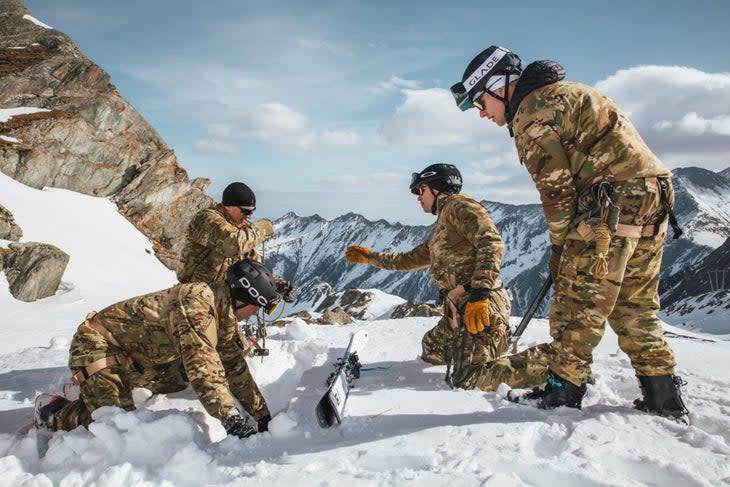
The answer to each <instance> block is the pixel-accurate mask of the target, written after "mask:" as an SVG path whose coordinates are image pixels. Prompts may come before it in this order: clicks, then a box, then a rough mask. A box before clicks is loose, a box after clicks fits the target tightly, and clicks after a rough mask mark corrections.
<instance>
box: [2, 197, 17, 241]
mask: <svg viewBox="0 0 730 487" xmlns="http://www.w3.org/2000/svg"><path fill="white" fill-rule="evenodd" d="M22 236H23V230H21V229H20V227H19V226H18V225H17V223H15V218H14V217H13V214H12V213H10V210H8V209H7V208H5V207H4V206H3V205H0V239H2V240H13V241H15V242H17V241H18V240H20V237H22Z"/></svg>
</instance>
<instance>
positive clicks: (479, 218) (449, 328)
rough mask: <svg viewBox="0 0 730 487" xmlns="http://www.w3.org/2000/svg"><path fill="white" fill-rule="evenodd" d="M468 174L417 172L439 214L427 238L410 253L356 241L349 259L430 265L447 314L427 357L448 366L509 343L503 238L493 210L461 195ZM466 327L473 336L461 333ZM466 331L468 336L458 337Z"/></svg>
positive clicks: (422, 196)
mask: <svg viewBox="0 0 730 487" xmlns="http://www.w3.org/2000/svg"><path fill="white" fill-rule="evenodd" d="M461 181H462V180H461V173H460V172H459V170H458V169H457V168H456V167H455V166H453V165H451V164H432V165H430V166H428V167H427V168H425V169H424V170H423V171H421V172H420V173H413V177H412V180H411V185H410V190H411V193H413V194H414V195H418V202H419V203H420V205H421V208H422V209H423V211H424V212H426V213H431V214H433V215H436V216H437V219H436V224H435V226H434V228H433V230H432V231H431V235H430V236H429V238H428V240H427V241H426V242H424V243H422V244H421V245H419V246H417V247H416V248H414V249H413V250H411V251H409V252H403V253H385V252H375V251H372V250H370V249H368V248H366V247H361V246H357V245H352V246H350V247H348V248H347V252H346V254H345V257H346V259H347V260H348V261H350V262H353V263H358V264H370V265H372V266H375V267H380V268H382V269H388V270H396V271H414V270H418V269H423V268H426V267H428V269H429V274H430V276H431V279H432V280H433V282H434V284H435V285H436V286H437V287H438V288H439V289H440V290H441V292H442V295H443V296H444V297H445V299H444V317H443V318H442V319H441V320H440V321H439V322H438V324H437V325H436V326H435V327H434V328H433V329H431V330H430V331H428V332H427V333H426V334H425V335H424V337H423V341H422V346H423V352H422V355H421V358H422V359H423V360H425V361H426V362H429V363H432V364H437V365H442V364H447V363H451V362H453V364H454V365H455V368H459V367H458V365H459V364H461V365H463V366H466V365H467V364H469V363H484V362H486V361H488V360H493V359H495V358H497V357H499V356H500V355H501V354H502V353H504V352H505V350H506V349H507V334H508V324H509V314H510V303H509V298H508V296H507V292H506V290H505V289H504V287H503V286H502V282H501V281H500V279H499V268H500V265H501V263H502V254H503V252H504V243H502V239H501V238H500V236H499V231H498V230H497V227H496V226H495V225H494V223H493V222H492V219H491V217H490V216H489V213H488V212H487V209H486V208H484V207H483V206H482V205H481V204H479V202H478V201H476V200H474V199H472V198H470V197H469V196H467V195H465V194H461V193H460V191H461V184H462V183H461ZM462 326H465V327H466V330H467V331H468V333H467V334H463V332H461V331H460V328H461V327H462ZM460 336H461V337H463V341H462V339H461V338H459V337H460Z"/></svg>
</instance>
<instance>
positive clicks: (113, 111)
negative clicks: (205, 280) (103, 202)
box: [0, 0, 213, 269]
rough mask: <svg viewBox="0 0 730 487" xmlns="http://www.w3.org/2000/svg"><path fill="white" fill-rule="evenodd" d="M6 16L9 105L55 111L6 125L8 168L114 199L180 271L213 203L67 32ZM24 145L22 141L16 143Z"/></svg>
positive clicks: (2, 44) (19, 10)
mask: <svg viewBox="0 0 730 487" xmlns="http://www.w3.org/2000/svg"><path fill="white" fill-rule="evenodd" d="M29 13H30V12H29V11H28V10H26V9H25V7H23V5H22V4H21V3H20V2H19V1H17V0H3V2H2V11H0V106H2V108H19V107H32V108H41V109H45V110H48V111H43V112H38V113H30V114H25V115H16V116H13V117H12V118H10V119H9V120H8V121H6V122H0V134H2V135H6V136H8V137H9V138H10V140H11V141H8V140H7V139H0V140H2V141H3V145H2V147H0V170H1V171H2V172H4V173H5V174H7V175H9V176H10V177H12V178H14V179H16V180H18V181H20V182H22V183H24V184H27V185H29V186H32V187H34V188H42V187H44V186H50V187H57V188H65V189H69V190H72V191H77V192H80V193H84V194H89V195H93V196H104V197H110V198H111V200H112V201H114V202H115V203H116V205H117V207H118V208H119V211H120V213H122V214H123V215H124V216H125V217H126V218H128V219H129V220H130V221H131V222H132V223H133V224H134V225H135V226H136V227H137V228H138V229H139V230H140V231H141V232H142V233H144V234H145V235H146V236H147V237H149V238H150V239H151V240H152V241H153V247H154V249H155V251H156V253H157V256H158V257H159V258H160V260H161V261H162V262H163V263H165V264H166V265H167V266H168V267H170V268H172V269H176V268H177V266H178V265H179V261H178V255H179V252H180V251H181V249H182V246H183V244H184V234H185V230H186V228H187V225H188V222H189V221H190V218H191V217H192V215H193V214H194V213H195V212H197V211H198V210H199V209H201V208H204V207H207V206H209V205H211V204H212V203H213V200H212V199H211V198H210V197H208V196H206V195H205V194H204V193H203V191H204V190H205V188H206V187H207V186H208V184H209V183H210V181H208V180H207V179H200V178H199V179H194V180H190V179H188V176H187V173H186V172H185V170H184V169H183V168H182V167H181V166H180V165H179V164H178V162H177V159H176V157H175V154H174V152H173V151H172V150H171V149H170V148H169V147H167V145H166V144H165V143H164V141H163V140H162V139H161V138H160V136H159V134H158V133H157V131H155V129H154V128H152V127H151V126H150V125H149V124H148V123H147V122H146V121H145V119H144V118H143V117H142V116H141V115H140V114H139V113H138V112H137V111H136V110H135V109H134V108H133V107H132V106H131V105H130V104H129V103H128V102H127V101H126V100H125V99H124V97H123V96H122V95H121V94H120V93H119V92H118V91H117V89H116V87H114V85H112V84H111V83H110V78H109V75H108V74H107V73H106V72H105V71H104V70H103V69H101V68H100V67H99V66H97V65H96V64H94V63H93V62H91V61H90V60H89V59H88V58H86V56H84V54H83V53H82V52H81V51H80V50H79V49H78V47H77V46H76V45H75V44H74V43H73V41H72V40H71V39H69V38H68V37H67V36H66V35H65V34H63V33H61V32H59V31H57V30H54V29H46V28H44V27H41V26H39V25H36V24H35V23H33V22H31V21H29V20H27V19H23V15H25V14H29ZM14 140H17V142H13V141H14Z"/></svg>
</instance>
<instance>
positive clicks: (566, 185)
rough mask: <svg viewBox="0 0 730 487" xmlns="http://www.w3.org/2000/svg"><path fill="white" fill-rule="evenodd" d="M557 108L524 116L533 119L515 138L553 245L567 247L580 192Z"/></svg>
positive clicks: (545, 109) (527, 122)
mask: <svg viewBox="0 0 730 487" xmlns="http://www.w3.org/2000/svg"><path fill="white" fill-rule="evenodd" d="M558 112H559V110H557V109H556V108H555V107H551V106H549V105H544V106H541V107H540V108H538V109H537V110H536V111H535V112H533V113H528V114H524V115H521V117H524V118H531V119H530V120H529V121H526V122H525V123H524V129H523V130H521V131H520V133H519V134H517V135H516V136H515V143H516V145H517V152H518V154H519V156H520V160H521V161H522V163H523V164H524V165H525V167H526V168H527V170H528V171H529V173H530V176H531V177H532V180H533V181H534V182H535V186H536V187H537V190H538V192H539V193H540V201H541V202H542V208H543V211H544V213H545V219H546V220H547V226H548V230H549V231H550V241H551V242H552V243H553V244H556V245H563V243H564V242H565V236H566V235H567V233H568V226H569V225H570V222H571V221H572V219H573V217H574V216H575V211H576V206H577V198H578V195H577V192H576V188H575V184H574V182H573V176H572V172H571V168H570V163H569V161H568V156H567V155H566V153H565V150H564V148H563V144H562V142H561V138H560V134H559V133H558V130H559V127H560V123H559V122H556V120H558V119H559V118H560V117H561V114H560V113H558Z"/></svg>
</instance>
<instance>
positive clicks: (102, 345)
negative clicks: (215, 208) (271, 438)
mask: <svg viewBox="0 0 730 487" xmlns="http://www.w3.org/2000/svg"><path fill="white" fill-rule="evenodd" d="M278 301H279V296H278V295H277V293H276V289H275V284H274V280H273V277H272V275H271V273H270V272H269V270H268V269H267V268H266V267H264V266H263V265H261V264H260V263H258V262H256V261H253V260H250V259H246V260H242V261H239V262H237V263H235V264H234V265H233V266H231V267H230V269H229V270H228V272H227V277H226V281H224V282H219V283H215V284H212V285H210V286H208V285H207V284H204V283H191V284H179V285H177V286H174V287H172V288H169V289H165V290H162V291H158V292H154V293H150V294H146V295H143V296H138V297H135V298H132V299H128V300H126V301H122V302H119V303H116V304H113V305H111V306H109V307H107V308H105V309H103V310H101V311H99V312H98V313H96V312H91V313H89V315H88V316H87V318H86V321H84V322H83V323H82V324H81V325H80V326H79V328H78V329H77V331H76V334H75V335H74V338H73V340H72V342H71V350H70V358H69V368H70V369H71V373H72V380H73V382H74V383H75V384H78V385H79V386H80V395H79V399H77V400H75V401H69V400H67V399H65V398H63V397H61V396H51V395H47V394H43V395H40V396H39V397H38V398H36V407H35V413H34V418H33V422H34V425H35V426H36V427H38V428H43V429H49V430H51V431H56V430H67V431H68V430H72V429H74V428H76V427H77V426H85V427H88V425H89V423H91V421H92V418H91V414H92V413H93V412H94V410H96V409H98V408H100V407H102V406H118V407H120V408H123V409H125V410H127V411H130V410H133V409H134V408H135V407H134V403H133V401H132V389H133V388H134V387H145V388H147V389H149V390H151V391H152V392H153V393H170V392H176V391H181V390H183V389H185V388H186V387H187V384H188V383H189V384H190V385H192V387H193V390H194V391H195V393H196V394H197V396H198V399H199V400H200V402H201V403H202V404H203V407H205V410H206V411H207V412H208V414H210V415H211V416H213V417H215V418H217V419H219V420H220V421H221V422H222V423H223V427H224V428H225V430H226V432H227V433H228V434H230V435H236V436H238V437H241V438H243V437H246V436H249V435H251V434H254V433H256V432H257V431H259V432H260V431H266V430H267V425H268V423H269V421H270V420H271V415H270V413H269V409H268V407H267V405H266V401H265V400H264V397H263V396H262V395H261V392H260V391H259V388H258V386H257V385H256V382H255V381H254V379H253V377H252V376H251V372H250V371H249V369H248V365H247V364H246V360H245V357H246V355H247V351H248V350H247V348H246V347H247V343H248V342H247V340H243V339H242V337H241V334H240V331H239V329H238V324H237V322H238V321H241V320H246V319H248V318H249V317H250V316H252V315H254V314H255V313H256V312H257V311H258V309H259V308H261V307H263V308H265V309H266V310H267V311H269V312H270V311H272V310H273V308H275V307H276V305H277V303H278ZM236 399H237V400H238V401H239V402H240V403H241V405H242V406H243V408H244V409H245V410H246V412H247V413H248V414H250V415H251V416H252V417H253V419H254V420H255V421H256V422H257V428H254V427H253V426H251V425H249V424H248V422H247V421H248V418H245V419H244V418H243V417H242V415H241V413H240V412H239V410H238V409H237V407H236V402H235V400H236Z"/></svg>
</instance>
